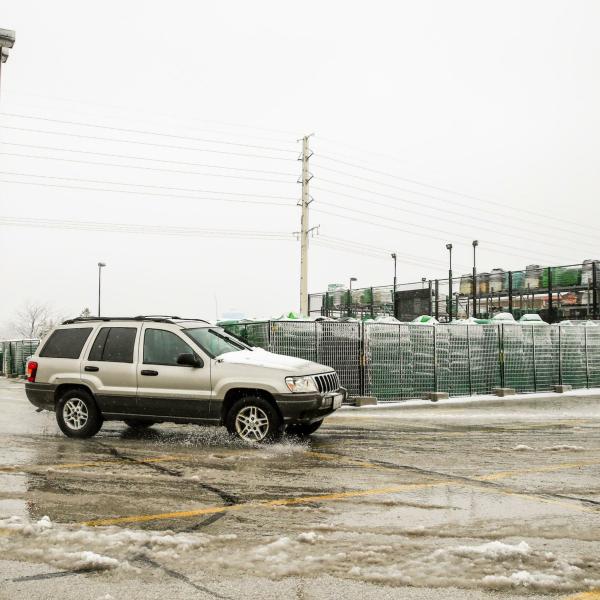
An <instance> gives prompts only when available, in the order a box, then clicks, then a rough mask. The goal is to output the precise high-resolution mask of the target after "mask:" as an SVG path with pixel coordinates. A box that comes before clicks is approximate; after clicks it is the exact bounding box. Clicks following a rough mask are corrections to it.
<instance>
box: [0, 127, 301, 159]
mask: <svg viewBox="0 0 600 600" xmlns="http://www.w3.org/2000/svg"><path fill="white" fill-rule="evenodd" d="M0 128H1V129H10V130H11V131H25V132H27V133H43V134H47V135H62V136H65V137H71V138H77V139H81V140H93V141H100V142H111V143H115V142H116V143H122V144H137V145H138V146H150V147H152V148H169V149H170V150H190V151H192V152H209V153H211V154H222V155H226V156H243V157H244V158H264V159H267V160H285V161H289V160H290V159H289V158H286V157H283V156H268V155H264V154H250V153H248V152H228V151H225V150H213V149H210V148H195V147H194V146H176V145H174V144H157V143H154V142H142V141H139V140H122V139H121V140H120V139H117V138H109V137H102V136H97V135H83V134H80V133H67V132H65V131H47V130H44V129H30V128H27V127H12V126H10V125H0Z"/></svg>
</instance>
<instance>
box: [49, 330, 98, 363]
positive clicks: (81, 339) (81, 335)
mask: <svg viewBox="0 0 600 600" xmlns="http://www.w3.org/2000/svg"><path fill="white" fill-rule="evenodd" d="M91 332H92V328H91V327H77V328H73V329H57V330H56V331H55V332H54V333H53V334H52V335H51V336H50V338H49V339H48V341H47V342H46V343H45V345H44V347H43V348H42V351H41V352H40V356H43V357H47V358H79V355H80V354H81V351H82V350H83V346H84V344H85V342H86V341H87V339H88V337H89V336H90V333H91Z"/></svg>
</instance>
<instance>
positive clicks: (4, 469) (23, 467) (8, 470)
mask: <svg viewBox="0 0 600 600" xmlns="http://www.w3.org/2000/svg"><path fill="white" fill-rule="evenodd" d="M182 459H184V460H185V455H179V456H178V455H170V456H158V457H142V458H135V457H129V459H128V460H130V461H135V462H146V463H158V462H168V461H173V460H182ZM119 460H123V459H122V458H119V457H118V456H115V457H114V458H107V459H101V460H90V461H87V462H80V463H58V464H38V465H10V466H6V467H0V473H14V472H19V471H22V472H26V471H28V470H39V469H80V468H81V467H99V466H102V465H106V464H110V463H115V462H117V461H119Z"/></svg>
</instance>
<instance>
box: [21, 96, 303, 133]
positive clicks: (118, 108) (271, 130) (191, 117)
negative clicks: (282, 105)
mask: <svg viewBox="0 0 600 600" xmlns="http://www.w3.org/2000/svg"><path fill="white" fill-rule="evenodd" d="M16 94H17V95H21V96H29V97H33V98H41V99H42V100H45V101H46V100H51V101H56V100H58V101H59V102H65V103H68V104H78V105H83V106H86V107H87V106H93V107H100V108H102V109H107V108H108V109H110V110H113V111H115V110H116V111H120V112H121V113H128V118H129V116H130V115H131V109H129V108H128V107H123V106H118V105H114V104H103V103H99V102H89V101H84V100H80V99H77V100H75V99H73V98H61V97H60V96H45V95H42V94H25V93H22V92H21V93H19V92H16ZM45 107H46V104H44V108H45ZM36 108H39V107H36ZM94 114H97V111H95V112H94ZM139 114H140V108H139V107H136V109H135V116H136V117H138V116H139ZM146 114H149V115H150V116H151V118H155V117H159V118H160V119H161V123H162V122H164V118H167V119H171V120H174V121H178V122H179V123H183V124H184V125H185V127H189V126H190V120H191V121H193V122H194V123H209V124H211V125H218V126H224V127H231V128H236V127H237V128H240V127H241V128H243V129H254V130H257V131H267V132H269V133H277V134H279V135H283V136H285V138H286V139H284V140H282V139H281V138H264V137H262V136H257V135H256V134H251V133H250V134H249V133H247V132H244V134H243V135H247V136H249V137H254V138H257V139H265V140H267V141H272V142H281V143H284V142H286V141H288V140H289V136H294V139H295V136H296V133H295V132H293V131H284V130H281V129H275V128H273V127H260V126H257V125H248V124H247V123H229V122H227V121H211V120H210V119H198V118H197V117H196V116H195V115H187V119H188V120H186V121H183V120H182V119H179V118H178V117H175V116H173V115H172V114H169V113H155V112H149V111H147V113H146ZM111 117H112V115H111ZM193 127H194V128H195V129H198V130H201V131H202V128H200V127H197V126H196V125H193ZM205 131H213V132H214V130H206V129H205ZM217 133H226V134H228V135H231V132H228V131H218V130H217Z"/></svg>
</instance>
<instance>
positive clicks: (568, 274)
mask: <svg viewBox="0 0 600 600" xmlns="http://www.w3.org/2000/svg"><path fill="white" fill-rule="evenodd" d="M550 274H552V287H553V288H555V287H572V286H575V285H580V284H581V267H546V268H545V269H544V270H543V271H542V280H541V285H542V287H544V288H547V287H548V284H549V283H550Z"/></svg>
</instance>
